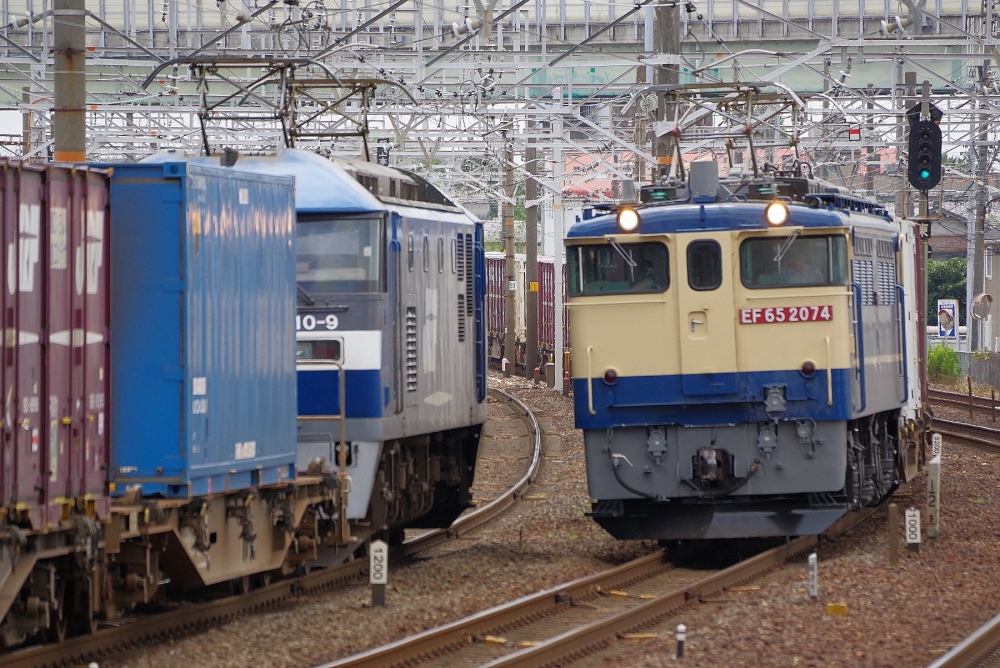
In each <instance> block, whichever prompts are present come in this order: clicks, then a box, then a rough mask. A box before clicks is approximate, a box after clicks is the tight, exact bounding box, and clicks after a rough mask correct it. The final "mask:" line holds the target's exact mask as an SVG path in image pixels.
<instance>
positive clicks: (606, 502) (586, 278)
mask: <svg viewBox="0 0 1000 668" xmlns="http://www.w3.org/2000/svg"><path fill="white" fill-rule="evenodd" d="M642 192H643V197H642V199H643V200H645V201H644V202H643V203H642V204H638V205H635V206H622V207H621V208H619V209H618V210H617V211H616V212H615V213H613V214H611V215H604V216H600V217H597V218H594V219H592V220H589V221H584V222H582V223H578V224H576V225H575V226H573V227H572V228H571V229H570V231H569V233H568V235H567V238H566V240H565V243H566V255H567V271H568V278H567V280H568V286H569V294H570V321H571V327H572V331H573V362H574V363H573V372H574V379H573V390H574V402H575V413H576V426H577V427H578V428H580V429H582V430H583V433H584V440H585V449H586V463H587V478H588V485H589V494H590V497H591V498H592V512H591V513H590V514H591V516H592V517H593V518H594V519H595V520H596V521H597V522H598V523H600V524H601V526H603V527H604V528H605V529H606V530H607V531H608V532H610V533H611V534H612V535H614V536H615V537H618V538H625V539H656V540H674V539H703V538H742V537H754V536H761V537H764V536H796V535H810V534H818V533H821V532H822V531H823V530H825V529H826V528H828V527H829V526H830V525H832V524H833V523H834V522H835V521H836V520H838V519H839V518H840V517H842V516H843V515H845V514H846V513H847V512H849V511H850V510H851V509H855V508H859V507H861V506H865V505H872V504H876V503H878V502H879V501H880V500H882V499H884V498H885V497H886V496H887V495H889V494H891V492H892V491H893V490H894V489H895V487H896V486H897V484H898V482H899V480H900V478H907V479H908V478H909V477H910V476H912V475H914V474H915V473H916V471H917V469H918V467H919V466H920V464H921V463H922V459H923V453H924V447H925V444H924V436H923V431H922V428H921V426H922V425H923V423H924V420H925V416H924V415H923V414H922V409H921V405H922V404H921V401H920V383H919V374H918V371H917V358H918V357H919V346H920V342H919V339H918V337H917V332H918V331H919V328H918V322H917V321H916V320H915V317H916V316H915V314H916V313H917V312H918V311H917V304H916V301H915V296H916V290H915V288H916V286H917V285H918V283H917V282H916V281H915V280H914V275H915V273H916V266H917V264H916V263H917V262H918V261H919V257H918V255H917V253H916V248H917V241H916V240H915V239H916V237H915V234H914V230H913V228H912V225H911V226H909V227H908V226H907V225H906V224H900V223H897V222H894V221H893V219H892V218H891V217H890V215H889V214H888V213H887V212H886V211H885V209H884V208H883V207H881V206H880V205H878V204H876V203H872V202H869V201H865V200H860V199H857V198H854V197H851V196H850V195H849V194H846V193H844V192H842V191H840V190H839V189H837V188H834V187H830V186H826V185H824V184H821V183H819V182H817V181H814V180H812V179H807V178H804V177H803V176H802V174H801V173H771V174H769V175H766V176H763V177H760V178H755V179H744V180H732V181H723V182H720V181H719V179H718V168H717V166H716V164H715V163H714V162H708V161H706V162H696V163H693V165H692V172H691V178H690V181H689V182H688V183H687V184H669V185H667V184H664V185H661V186H652V187H650V186H647V187H645V188H643V191H642Z"/></svg>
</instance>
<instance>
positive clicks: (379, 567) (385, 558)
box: [368, 540, 389, 585]
mask: <svg viewBox="0 0 1000 668" xmlns="http://www.w3.org/2000/svg"><path fill="white" fill-rule="evenodd" d="M371 550H372V551H371V558H370V562H369V565H370V568H369V569H368V581H369V582H370V583H371V584H381V585H384V584H385V583H386V582H388V581H389V546H388V545H387V544H386V542H385V541H384V540H373V541H372V548H371Z"/></svg>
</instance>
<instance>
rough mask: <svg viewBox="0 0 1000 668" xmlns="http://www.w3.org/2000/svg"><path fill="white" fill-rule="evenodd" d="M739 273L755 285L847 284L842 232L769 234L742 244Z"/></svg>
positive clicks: (756, 286) (774, 286)
mask: <svg viewBox="0 0 1000 668" xmlns="http://www.w3.org/2000/svg"><path fill="white" fill-rule="evenodd" d="M740 275H741V278H742V279H743V285H745V286H746V287H748V288H752V289H759V288H786V287H806V286H823V285H846V284H847V241H846V239H845V238H844V237H843V236H815V237H814V236H809V237H799V238H797V239H791V238H790V237H766V238H755V239H747V240H746V241H744V242H743V243H742V244H741V245H740Z"/></svg>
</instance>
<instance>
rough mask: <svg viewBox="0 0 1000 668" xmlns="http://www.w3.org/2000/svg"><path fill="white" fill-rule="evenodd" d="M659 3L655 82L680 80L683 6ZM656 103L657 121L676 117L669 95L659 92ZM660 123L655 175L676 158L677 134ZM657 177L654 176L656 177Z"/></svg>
mask: <svg viewBox="0 0 1000 668" xmlns="http://www.w3.org/2000/svg"><path fill="white" fill-rule="evenodd" d="M660 2H661V4H659V5H657V7H656V14H655V26H654V46H655V48H656V54H657V58H658V59H659V62H660V63H661V64H659V65H657V66H656V67H654V68H653V84H655V85H664V84H677V83H680V71H679V69H678V66H677V64H676V63H677V57H678V54H680V51H681V8H680V4H679V3H678V2H671V1H670V0H668V1H667V2H664V1H663V0H660ZM657 98H658V100H657V101H658V104H657V105H656V120H657V125H659V124H660V123H662V122H664V121H672V120H673V119H674V115H675V114H674V106H675V105H674V104H671V105H669V108H668V106H667V95H666V94H665V93H657ZM662 132H663V130H662V129H660V128H659V127H658V128H657V131H656V138H655V139H654V140H653V155H654V156H655V157H656V176H655V179H660V178H664V177H666V176H669V175H670V171H671V166H672V164H673V160H674V152H675V146H676V138H675V137H674V135H673V134H671V133H663V134H661V133H662ZM655 179H654V180H655Z"/></svg>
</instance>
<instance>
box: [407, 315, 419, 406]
mask: <svg viewBox="0 0 1000 668" xmlns="http://www.w3.org/2000/svg"><path fill="white" fill-rule="evenodd" d="M416 390H417V308H416V307H415V306H407V307H406V391H407V392H416Z"/></svg>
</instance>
